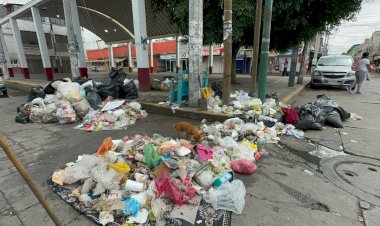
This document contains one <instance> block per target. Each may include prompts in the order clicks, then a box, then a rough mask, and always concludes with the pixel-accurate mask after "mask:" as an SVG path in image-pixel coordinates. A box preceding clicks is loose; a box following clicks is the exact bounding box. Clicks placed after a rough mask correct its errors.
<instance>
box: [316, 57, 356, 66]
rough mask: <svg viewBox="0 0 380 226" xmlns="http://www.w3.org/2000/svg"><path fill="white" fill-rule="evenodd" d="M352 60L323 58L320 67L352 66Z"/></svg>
mask: <svg viewBox="0 0 380 226" xmlns="http://www.w3.org/2000/svg"><path fill="white" fill-rule="evenodd" d="M351 65H352V59H351V58H347V57H331V58H330V57H329V58H321V59H320V60H319V62H318V66H351Z"/></svg>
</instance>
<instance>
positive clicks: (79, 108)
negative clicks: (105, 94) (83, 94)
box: [72, 99, 91, 119]
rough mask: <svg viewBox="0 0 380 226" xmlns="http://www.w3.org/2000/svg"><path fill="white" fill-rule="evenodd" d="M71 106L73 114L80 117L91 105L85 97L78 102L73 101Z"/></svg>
mask: <svg viewBox="0 0 380 226" xmlns="http://www.w3.org/2000/svg"><path fill="white" fill-rule="evenodd" d="M72 106H73V108H74V111H75V114H76V115H77V116H78V117H79V118H81V119H83V118H84V117H85V116H86V115H87V113H88V111H89V109H90V107H91V106H90V104H89V103H88V101H87V100H86V99H82V100H81V101H79V102H76V103H73V104H72Z"/></svg>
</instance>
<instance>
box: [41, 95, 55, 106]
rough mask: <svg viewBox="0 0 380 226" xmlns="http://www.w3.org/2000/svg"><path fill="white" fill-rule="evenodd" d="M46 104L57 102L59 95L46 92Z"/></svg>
mask: <svg viewBox="0 0 380 226" xmlns="http://www.w3.org/2000/svg"><path fill="white" fill-rule="evenodd" d="M44 101H45V104H51V103H55V102H57V97H56V96H55V95H54V94H46V96H45V98H44Z"/></svg>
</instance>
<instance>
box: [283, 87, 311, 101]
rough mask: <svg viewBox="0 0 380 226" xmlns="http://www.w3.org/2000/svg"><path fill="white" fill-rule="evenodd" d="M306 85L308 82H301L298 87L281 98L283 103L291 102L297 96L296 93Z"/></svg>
mask: <svg viewBox="0 0 380 226" xmlns="http://www.w3.org/2000/svg"><path fill="white" fill-rule="evenodd" d="M308 85H309V83H306V84H302V85H301V86H300V87H298V88H297V89H295V90H294V91H293V92H292V93H290V94H289V95H287V96H286V97H284V98H282V100H281V102H283V103H284V104H291V103H292V102H293V101H294V98H295V97H296V96H298V94H300V93H301V92H302V91H303V90H304V89H305V88H306V87H307V86H308Z"/></svg>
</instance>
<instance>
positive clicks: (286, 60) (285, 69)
mask: <svg viewBox="0 0 380 226" xmlns="http://www.w3.org/2000/svg"><path fill="white" fill-rule="evenodd" d="M288 66H289V62H288V58H285V62H284V70H283V71H282V76H285V74H286V76H289V73H288Z"/></svg>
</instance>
